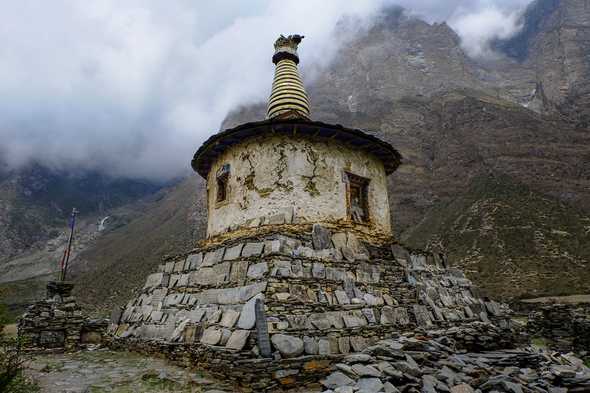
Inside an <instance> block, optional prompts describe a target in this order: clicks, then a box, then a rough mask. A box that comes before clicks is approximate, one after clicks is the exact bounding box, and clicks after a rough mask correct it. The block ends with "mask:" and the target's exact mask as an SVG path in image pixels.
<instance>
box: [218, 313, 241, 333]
mask: <svg viewBox="0 0 590 393" xmlns="http://www.w3.org/2000/svg"><path fill="white" fill-rule="evenodd" d="M239 316H240V313H239V312H238V311H235V310H232V309H227V310H225V311H224V312H223V316H222V317H221V322H219V324H220V325H221V326H223V327H226V328H232V327H234V325H235V324H236V322H237V321H238V318H239Z"/></svg>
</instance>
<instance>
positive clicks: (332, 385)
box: [321, 371, 354, 389]
mask: <svg viewBox="0 0 590 393" xmlns="http://www.w3.org/2000/svg"><path fill="white" fill-rule="evenodd" d="M321 383H322V385H324V386H325V387H327V388H328V389H336V388H339V387H341V386H347V385H352V384H354V381H353V380H352V379H351V378H349V377H348V376H347V375H346V374H344V373H342V372H340V371H336V372H333V373H332V374H330V375H328V376H327V377H326V379H324V380H322V381H321Z"/></svg>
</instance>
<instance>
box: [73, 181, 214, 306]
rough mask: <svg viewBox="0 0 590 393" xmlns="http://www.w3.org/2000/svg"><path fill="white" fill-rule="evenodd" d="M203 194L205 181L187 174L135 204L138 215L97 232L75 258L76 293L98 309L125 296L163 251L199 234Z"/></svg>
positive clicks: (185, 246)
mask: <svg viewBox="0 0 590 393" xmlns="http://www.w3.org/2000/svg"><path fill="white" fill-rule="evenodd" d="M204 196H205V188H204V182H202V181H200V180H199V179H197V177H196V176H192V177H190V178H187V179H185V180H184V181H182V182H181V183H179V184H178V185H176V186H173V187H170V188H167V189H165V190H162V191H161V192H160V193H158V195H157V196H156V197H155V198H154V199H153V200H151V201H148V202H146V203H143V204H141V205H140V206H136V209H137V210H140V211H142V212H143V213H142V214H141V215H138V216H137V218H135V219H133V220H131V221H130V222H129V223H128V224H127V225H124V226H122V227H120V228H117V229H115V230H113V231H111V232H109V233H107V234H105V235H104V236H101V237H100V238H99V239H97V241H96V243H95V244H94V245H93V247H91V248H89V249H87V250H86V251H84V252H82V253H81V255H80V256H79V257H78V259H77V260H76V261H75V264H74V265H73V271H72V273H73V275H74V281H75V282H76V284H77V285H76V288H75V293H76V296H78V297H79V298H80V299H81V301H82V303H84V304H85V305H86V306H87V308H88V309H95V310H98V311H101V310H102V311H105V310H107V309H110V307H112V305H113V304H117V303H120V302H122V301H123V302H124V301H125V299H128V298H130V297H131V292H132V290H133V289H135V288H137V287H138V286H140V285H141V284H142V283H143V282H144V281H145V276H146V275H147V274H148V273H149V272H152V271H155V269H156V268H157V266H158V264H160V263H161V259H162V257H163V256H164V255H166V254H171V255H173V254H178V253H181V252H183V251H188V250H190V249H192V248H194V247H195V245H196V242H195V239H198V238H202V237H204V235H205V223H206V222H205V220H206V212H205V209H206V208H205V198H204Z"/></svg>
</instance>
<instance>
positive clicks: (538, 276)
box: [405, 173, 590, 299]
mask: <svg viewBox="0 0 590 393" xmlns="http://www.w3.org/2000/svg"><path fill="white" fill-rule="evenodd" d="M405 240H406V241H407V242H408V243H409V244H415V245H424V244H430V245H431V246H433V247H437V248H442V249H444V250H446V252H447V253H448V255H449V257H450V260H451V261H453V262H454V263H456V264H457V266H459V267H461V268H463V269H464V270H465V272H466V274H467V275H468V276H470V277H471V278H473V279H474V280H476V281H477V282H478V283H479V285H480V286H481V287H482V288H483V289H485V290H487V291H488V292H490V293H493V294H494V295H495V296H497V297H501V298H504V299H506V298H511V297H515V296H528V297H535V296H537V295H538V294H543V295H561V294H571V293H588V292H590V269H589V268H590V216H589V215H588V214H585V213H583V212H580V211H579V210H578V209H575V208H573V207H571V206H569V205H567V204H564V203H562V202H559V201H558V200H556V199H554V198H550V197H547V196H544V195H542V194H539V193H537V192H535V191H533V190H532V189H531V188H529V187H526V186H524V185H523V184H521V183H518V182H515V181H514V180H513V179H511V178H510V177H508V176H505V175H494V174H492V173H489V174H482V175H480V176H478V177H476V178H474V179H473V181H472V182H471V184H470V187H469V190H468V191H467V192H466V193H464V194H463V195H461V196H459V197H458V198H455V199H454V200H452V201H450V202H448V203H440V204H438V205H437V206H436V207H435V208H433V209H431V210H430V211H429V212H428V214H427V215H426V216H425V217H424V219H423V220H422V221H421V222H420V223H419V224H418V225H417V226H415V227H414V228H412V230H410V231H408V233H407V234H406V235H405Z"/></svg>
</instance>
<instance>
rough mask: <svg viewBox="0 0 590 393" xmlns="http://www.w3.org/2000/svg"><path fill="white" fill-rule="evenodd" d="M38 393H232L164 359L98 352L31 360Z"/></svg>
mask: <svg viewBox="0 0 590 393" xmlns="http://www.w3.org/2000/svg"><path fill="white" fill-rule="evenodd" d="M26 375H27V376H29V377H31V378H33V379H34V380H35V381H36V382H37V383H38V384H39V386H40V388H41V390H40V391H41V392H42V393H102V392H115V393H143V392H153V393H156V392H162V393H164V392H179V393H184V392H186V393H199V392H210V393H213V392H233V391H234V390H233V389H232V388H231V387H229V386H227V385H225V384H224V383H222V382H219V381H214V380H212V379H209V378H207V377H206V376H204V375H203V374H199V373H196V372H194V371H190V370H187V369H183V368H180V367H176V366H174V365H172V364H170V363H168V362H167V361H166V360H164V359H157V358H151V357H146V356H143V355H139V354H135V353H127V352H113V351H110V350H105V349H99V350H94V351H83V352H77V353H71V354H51V355H37V356H34V357H33V358H32V359H31V360H30V361H28V362H27V364H26Z"/></svg>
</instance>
